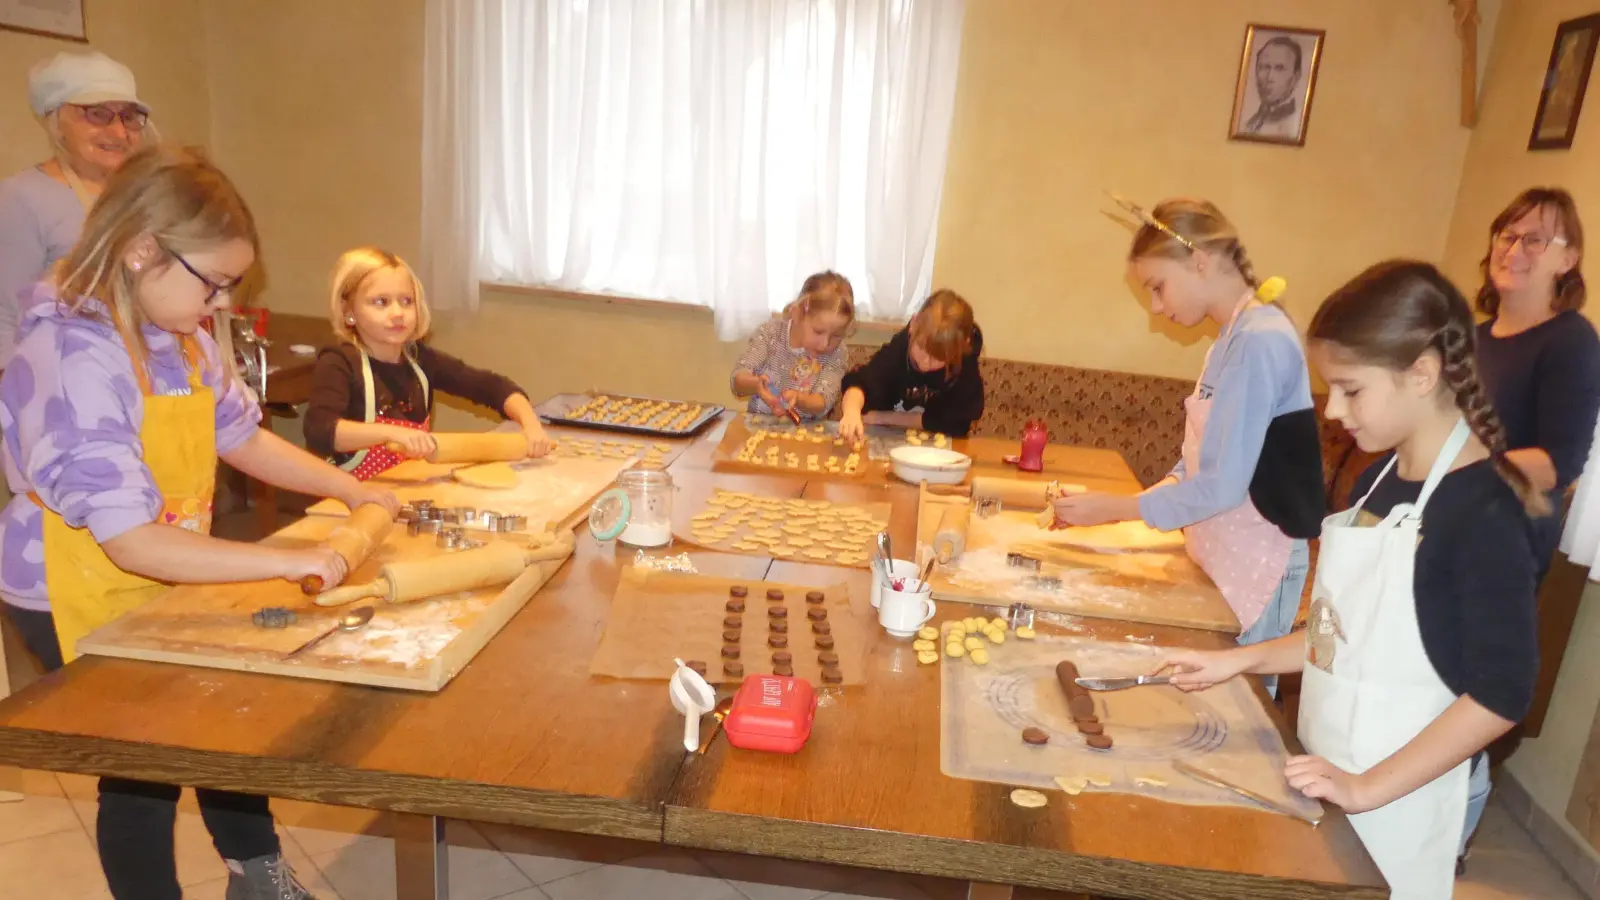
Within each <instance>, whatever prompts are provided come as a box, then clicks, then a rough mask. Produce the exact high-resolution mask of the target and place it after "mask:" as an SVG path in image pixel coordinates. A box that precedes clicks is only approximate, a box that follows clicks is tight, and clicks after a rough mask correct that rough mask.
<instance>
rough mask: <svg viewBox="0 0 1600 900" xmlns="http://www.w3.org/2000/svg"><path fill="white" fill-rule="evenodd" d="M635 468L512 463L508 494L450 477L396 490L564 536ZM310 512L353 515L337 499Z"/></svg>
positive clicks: (603, 462) (564, 461)
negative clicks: (513, 481) (516, 518)
mask: <svg viewBox="0 0 1600 900" xmlns="http://www.w3.org/2000/svg"><path fill="white" fill-rule="evenodd" d="M423 465H432V464H431V463H423ZM631 465H633V460H632V459H573V458H547V459H531V460H525V461H523V462H519V463H512V464H511V468H512V470H513V471H515V472H516V473H517V486H516V487H514V488H510V489H508V490H491V489H487V488H475V487H467V486H466V485H464V484H458V483H456V482H455V481H453V480H451V479H449V478H443V479H442V480H439V481H430V482H427V483H425V484H394V485H392V490H393V491H394V494H395V496H396V497H399V498H400V502H401V503H410V502H412V501H414V500H417V499H427V500H432V501H433V503H434V505H435V506H440V507H451V506H470V507H472V508H473V509H477V510H485V509H488V510H493V511H495V512H498V513H504V514H515V515H521V516H527V517H528V526H527V529H526V530H528V531H533V532H538V531H545V530H552V531H560V530H565V529H567V528H571V527H572V525H573V524H574V523H576V522H577V521H578V520H579V519H581V518H583V517H584V516H586V515H588V512H589V507H590V505H591V504H593V503H594V498H595V497H598V496H599V495H600V494H601V493H602V492H603V491H605V490H606V489H607V488H609V487H611V485H612V483H613V482H615V481H616V480H617V473H619V472H621V471H622V470H623V469H625V468H627V467H628V466H631ZM440 474H441V475H447V474H448V473H447V472H441V473H440ZM386 486H388V485H386ZM306 512H308V513H311V514H312V515H319V516H347V515H349V514H350V510H349V508H348V507H346V506H345V505H344V504H343V503H341V502H339V501H338V500H332V499H329V500H321V501H319V502H317V503H314V504H312V505H311V507H310V508H309V509H307V510H306Z"/></svg>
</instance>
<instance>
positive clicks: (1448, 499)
mask: <svg viewBox="0 0 1600 900" xmlns="http://www.w3.org/2000/svg"><path fill="white" fill-rule="evenodd" d="M1475 332H1476V325H1475V323H1474V322H1473V316H1472V311H1471V309H1470V308H1469V307H1468V306H1467V301H1466V299H1465V298H1463V297H1462V296H1461V294H1460V292H1458V291H1457V290H1456V289H1455V287H1454V286H1453V285H1451V283H1450V282H1449V280H1448V279H1446V278H1445V277H1444V276H1443V275H1441V274H1440V273H1439V271H1438V270H1437V269H1435V268H1434V267H1433V266H1431V265H1429V264H1427V263H1420V262H1406V261H1395V262H1388V263H1382V264H1379V265H1377V266H1374V267H1373V268H1371V269H1368V270H1367V271H1366V272H1364V273H1362V274H1361V275H1359V276H1357V277H1356V279H1355V280H1354V281H1352V282H1350V283H1349V284H1347V285H1345V286H1344V287H1342V288H1340V289H1339V290H1338V291H1336V292H1335V293H1334V294H1333V296H1331V297H1329V298H1328V299H1327V301H1326V302H1324V303H1323V304H1322V308H1321V309H1319V310H1318V311H1317V315H1316V317H1315V318H1314V319H1313V320H1312V322H1311V328H1310V331H1309V335H1308V340H1309V341H1310V345H1311V357H1312V359H1313V360H1314V361H1315V363H1316V366H1317V371H1318V372H1319V373H1320V374H1321V375H1322V376H1323V378H1324V379H1325V380H1326V381H1327V382H1328V407H1327V414H1328V417H1329V418H1332V419H1337V420H1339V422H1340V423H1341V424H1343V425H1344V426H1345V428H1347V429H1348V430H1349V431H1350V433H1351V434H1352V435H1353V436H1354V437H1355V440H1356V443H1357V444H1358V445H1359V446H1360V447H1361V449H1363V450H1366V451H1368V452H1383V451H1392V452H1390V453H1389V454H1388V455H1387V456H1386V457H1384V458H1383V459H1380V460H1378V461H1377V462H1376V463H1374V464H1373V465H1372V467H1371V468H1369V469H1368V470H1367V472H1366V473H1365V474H1364V475H1363V476H1362V477H1361V478H1360V479H1359V480H1358V482H1357V484H1356V486H1355V488H1354V489H1353V490H1352V492H1351V500H1352V505H1351V508H1350V509H1349V510H1348V511H1346V512H1343V513H1338V514H1336V515H1333V516H1330V517H1329V518H1328V519H1327V520H1326V522H1324V523H1323V529H1322V541H1321V549H1320V552H1319V554H1318V558H1317V573H1316V579H1315V582H1314V584H1313V587H1312V605H1311V614H1310V629H1309V632H1308V634H1307V635H1306V636H1305V637H1302V636H1300V635H1290V636H1287V637H1283V638H1280V639H1278V640H1274V641H1269V642H1267V643H1263V644H1257V645H1255V646H1251V647H1241V648H1239V649H1237V650H1229V651H1225V652H1220V653H1204V652H1189V651H1175V652H1172V653H1169V654H1168V655H1167V658H1166V664H1167V666H1170V667H1172V668H1174V669H1175V670H1176V671H1177V672H1178V674H1177V675H1176V677H1175V678H1174V682H1173V683H1174V684H1177V685H1178V686H1179V687H1182V688H1184V689H1187V690H1197V689H1201V688H1205V687H1209V686H1210V685H1213V684H1216V683H1217V682H1219V681H1223V680H1226V679H1228V678H1231V677H1233V676H1235V675H1238V674H1240V673H1242V672H1253V673H1258V674H1268V673H1284V672H1304V678H1305V680H1304V692H1303V694H1302V695H1301V700H1300V724H1299V731H1300V738H1301V740H1302V742H1304V744H1305V746H1306V749H1307V750H1308V751H1309V753H1310V755H1307V756H1297V757H1294V758H1292V759H1290V760H1289V762H1288V764H1287V766H1286V768H1285V772H1284V774H1285V777H1286V778H1287V779H1288V782H1289V784H1290V785H1292V786H1293V787H1295V788H1297V789H1298V790H1300V791H1301V792H1303V793H1304V794H1305V795H1306V796H1308V797H1316V798H1320V799H1323V800H1326V801H1328V802H1330V803H1335V804H1338V805H1339V806H1341V807H1343V808H1344V809H1345V810H1346V811H1347V812H1349V813H1351V817H1350V822H1351V824H1352V825H1354V826H1355V828H1356V833H1357V834H1359V835H1360V836H1361V839H1362V841H1363V842H1364V843H1365V844H1366V846H1367V850H1368V852H1370V853H1371V854H1372V857H1373V859H1374V860H1375V861H1376V862H1377V864H1378V868H1379V869H1381V870H1382V872H1383V875H1384V877H1385V879H1387V880H1388V882H1389V886H1390V888H1391V890H1392V891H1393V896H1394V897H1396V898H1397V900H1423V898H1447V897H1449V896H1450V895H1451V889H1452V886H1453V883H1454V873H1455V863H1456V857H1457V853H1458V851H1459V845H1460V841H1461V837H1462V834H1463V833H1464V832H1466V831H1470V829H1471V825H1472V824H1474V822H1475V819H1476V816H1477V814H1479V813H1481V812H1482V801H1483V800H1484V799H1486V798H1487V796H1488V788H1489V785H1488V772H1489V767H1488V765H1487V761H1486V760H1484V759H1483V758H1482V751H1483V749H1484V748H1485V747H1487V746H1488V745H1489V744H1490V743H1491V742H1492V741H1494V740H1495V739H1496V738H1498V737H1499V736H1500V735H1502V734H1504V733H1506V732H1507V731H1509V730H1510V729H1511V728H1512V726H1513V725H1514V724H1515V723H1516V722H1517V721H1518V720H1520V719H1521V718H1522V717H1523V716H1524V715H1526V713H1527V711H1528V708H1529V706H1530V705H1531V703H1532V699H1533V686H1534V680H1535V678H1536V676H1537V673H1538V642H1537V631H1536V627H1537V617H1536V607H1535V602H1534V584H1535V575H1536V572H1537V569H1538V563H1539V560H1538V559H1537V558H1536V557H1535V555H1534V545H1533V534H1532V530H1531V528H1530V522H1529V515H1533V516H1535V517H1542V516H1543V515H1545V514H1547V513H1548V512H1549V501H1548V498H1547V497H1546V496H1545V495H1544V493H1543V492H1541V491H1540V490H1539V489H1538V488H1537V487H1536V486H1535V485H1534V484H1533V483H1532V482H1531V481H1530V480H1529V477H1528V475H1527V474H1526V472H1524V471H1523V470H1522V469H1521V468H1519V467H1518V466H1517V465H1516V461H1515V460H1514V459H1512V458H1510V457H1509V456H1508V454H1507V451H1506V438H1505V432H1504V429H1503V428H1502V427H1501V424H1500V419H1499V417H1498V416H1497V415H1496V414H1495V411H1494V409H1493V407H1492V406H1490V404H1489V401H1488V398H1487V394H1486V392H1485V390H1484V387H1483V385H1482V383H1481V382H1480V381H1479V378H1478V371H1477V358H1476V349H1477V348H1476V340H1475ZM1308 663H1309V664H1308ZM1469 760H1473V762H1471V763H1469Z"/></svg>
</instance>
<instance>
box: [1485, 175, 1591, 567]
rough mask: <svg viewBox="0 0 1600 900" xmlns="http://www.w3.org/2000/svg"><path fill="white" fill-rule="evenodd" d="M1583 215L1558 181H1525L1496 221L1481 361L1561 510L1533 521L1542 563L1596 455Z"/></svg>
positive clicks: (1511, 436)
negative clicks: (1592, 450)
mask: <svg viewBox="0 0 1600 900" xmlns="http://www.w3.org/2000/svg"><path fill="white" fill-rule="evenodd" d="M1582 264H1583V222H1582V221H1580V220H1579V218H1578V206H1577V203H1575V202H1574V201H1573V199H1572V195H1571V194H1569V193H1567V192H1566V191H1564V190H1562V189H1560V188H1533V189H1530V190H1527V191H1524V192H1523V193H1522V194H1521V196H1519V197H1517V199H1515V200H1513V201H1512V202H1511V205H1510V206H1507V207H1506V208H1505V209H1504V210H1502V211H1501V213H1500V215H1498V216H1496V217H1495V219H1494V222H1493V224H1491V225H1490V226H1489V249H1488V252H1487V253H1486V254H1485V255H1484V257H1483V263H1482V268H1483V287H1481V288H1479V290H1478V303H1477V306H1478V312H1479V313H1481V314H1483V315H1486V316H1488V317H1489V318H1488V321H1486V322H1483V323H1481V324H1480V325H1479V326H1478V366H1479V368H1480V369H1481V370H1482V372H1483V382H1484V386H1485V387H1487V388H1488V390H1489V397H1490V399H1491V400H1493V402H1494V406H1495V409H1497V410H1499V411H1500V418H1501V419H1502V420H1503V421H1504V422H1505V428H1506V443H1507V446H1509V447H1510V448H1511V450H1510V453H1509V454H1508V458H1509V459H1510V460H1511V462H1512V463H1514V464H1515V465H1516V466H1517V467H1518V468H1520V469H1521V470H1522V471H1523V472H1525V473H1526V474H1527V476H1528V478H1529V479H1530V480H1532V482H1533V483H1534V484H1535V485H1536V486H1538V487H1539V489H1540V490H1543V491H1547V492H1549V494H1550V501H1551V506H1552V507H1553V508H1554V509H1555V510H1556V511H1557V513H1558V515H1554V516H1550V517H1549V518H1546V519H1543V520H1540V521H1537V522H1535V523H1534V529H1535V532H1534V548H1533V549H1534V552H1535V553H1536V554H1538V556H1539V566H1540V571H1541V572H1543V570H1544V567H1545V566H1547V565H1548V564H1549V561H1550V557H1551V555H1552V554H1554V553H1555V549H1556V543H1557V541H1558V540H1559V539H1560V536H1561V517H1560V515H1559V513H1560V511H1561V507H1562V502H1563V501H1562V495H1563V494H1564V493H1565V492H1566V490H1567V488H1568V487H1569V486H1571V485H1572V483H1573V482H1574V481H1576V480H1577V478H1578V475H1579V473H1580V472H1581V471H1582V470H1583V463H1584V460H1586V459H1587V458H1588V455H1589V443H1590V441H1591V440H1592V438H1593V436H1594V427H1595V416H1596V414H1597V413H1600V338H1597V337H1596V335H1595V329H1594V326H1593V325H1591V324H1590V323H1589V320H1588V319H1586V318H1584V316H1583V313H1581V312H1580V310H1581V309H1583V304H1584V301H1585V300H1586V299H1587V296H1588V292H1587V289H1586V287H1585V285H1584V281H1583V271H1582V268H1581V267H1582Z"/></svg>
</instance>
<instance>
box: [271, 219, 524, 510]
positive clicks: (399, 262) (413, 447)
mask: <svg viewBox="0 0 1600 900" xmlns="http://www.w3.org/2000/svg"><path fill="white" fill-rule="evenodd" d="M329 316H330V318H331V321H332V323H333V333H334V335H335V336H336V337H338V338H339V339H340V343H339V344H338V345H336V346H333V347H325V348H323V350H322V352H321V353H320V354H318V356H317V365H316V368H315V369H313V370H312V375H311V399H310V401H309V402H308V404H307V408H306V417H305V424H304V426H303V427H304V429H305V437H306V449H308V450H310V451H311V452H312V453H317V454H320V455H322V456H326V457H328V458H329V460H330V461H331V462H333V464H334V465H336V466H338V467H339V468H341V469H344V470H345V471H348V472H351V473H353V474H354V475H355V476H356V477H357V478H359V479H361V480H362V481H365V480H367V479H368V478H371V477H372V476H374V475H377V474H378V473H380V472H383V471H386V470H388V469H391V468H393V467H394V466H395V465H397V464H398V463H400V462H401V461H403V460H404V459H406V458H407V457H412V458H421V457H424V456H427V455H428V454H430V453H432V452H433V448H434V442H433V438H432V437H431V436H430V435H429V434H428V432H429V430H430V429H431V426H432V423H433V401H434V396H433V392H434V389H435V388H437V389H438V390H440V391H443V392H445V393H447V394H454V395H455V396H457V397H464V398H466V399H468V400H471V401H472V402H473V403H477V404H479V405H480V406H487V407H488V408H490V409H493V410H496V411H497V412H500V413H503V414H504V415H505V417H506V418H508V419H510V420H512V421H514V422H516V423H517V424H518V425H520V426H521V427H522V434H523V436H524V437H525V438H527V441H528V455H529V456H532V457H540V456H544V455H545V454H547V453H549V452H550V449H551V444H550V438H549V436H548V435H546V434H545V431H544V426H543V425H542V424H541V423H540V422H539V416H538V414H537V413H535V412H534V411H533V404H532V403H530V402H529V401H528V395H527V394H526V393H524V392H523V390H522V388H520V387H517V385H516V383H515V382H513V381H512V380H511V379H509V378H506V377H505V376H504V375H497V374H495V373H494V372H489V371H485V370H483V369H477V368H474V367H472V366H469V365H467V364H466V363H464V362H462V361H461V360H459V359H457V358H456V357H454V356H451V355H450V354H448V353H445V352H444V351H442V350H435V349H434V348H433V347H431V346H429V345H428V344H425V343H423V342H422V339H423V338H425V337H427V335H428V329H429V328H430V327H431V326H432V322H433V316H432V313H431V312H430V311H429V309H428V300H427V297H426V296H424V295H423V293H422V283H421V282H420V281H418V280H417V276H416V274H415V273H414V272H412V271H411V267H410V266H409V265H407V264H406V261H405V260H403V259H401V258H400V257H398V256H395V255H394V254H393V253H390V252H388V251H387V250H380V249H378V248H377V247H357V248H356V249H354V250H351V251H348V252H347V253H345V254H344V255H343V256H341V257H339V264H338V266H337V267H336V268H335V269H334V273H333V291H332V296H331V298H330V300H329ZM389 443H395V444H400V445H401V446H402V447H403V448H404V451H403V453H396V452H394V451H391V450H389V449H388V448H387V447H386V446H385V445H386V444H389Z"/></svg>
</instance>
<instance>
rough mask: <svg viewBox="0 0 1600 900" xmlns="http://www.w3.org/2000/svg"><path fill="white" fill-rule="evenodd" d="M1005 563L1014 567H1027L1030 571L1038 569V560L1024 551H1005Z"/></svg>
mask: <svg viewBox="0 0 1600 900" xmlns="http://www.w3.org/2000/svg"><path fill="white" fill-rule="evenodd" d="M1006 565H1008V566H1010V567H1012V568H1014V569H1027V570H1028V571H1030V572H1037V571H1039V560H1037V559H1035V558H1033V557H1031V556H1028V555H1027V554H1025V553H1007V554H1006Z"/></svg>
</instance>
